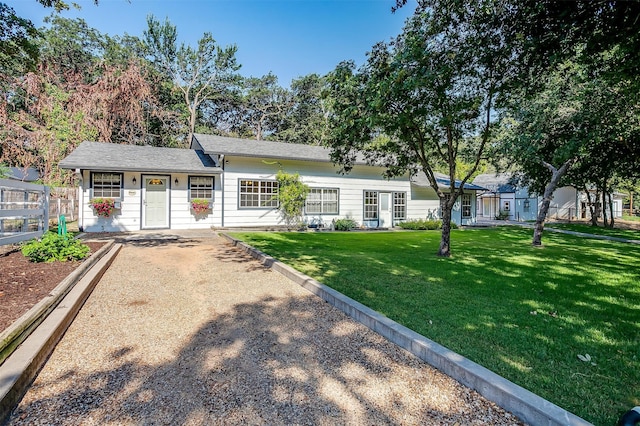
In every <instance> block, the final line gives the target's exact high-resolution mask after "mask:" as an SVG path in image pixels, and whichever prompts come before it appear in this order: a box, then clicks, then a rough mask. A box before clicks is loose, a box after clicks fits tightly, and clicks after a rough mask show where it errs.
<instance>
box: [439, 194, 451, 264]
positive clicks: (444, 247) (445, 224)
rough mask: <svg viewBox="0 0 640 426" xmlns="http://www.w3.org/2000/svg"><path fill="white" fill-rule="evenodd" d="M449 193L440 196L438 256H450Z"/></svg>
mask: <svg viewBox="0 0 640 426" xmlns="http://www.w3.org/2000/svg"><path fill="white" fill-rule="evenodd" d="M449 198H451V195H450V194H445V196H443V197H440V211H441V212H442V235H441V237H440V248H439V249H438V256H441V257H450V256H451V209H452V208H453V206H452V204H451V203H450V202H449Z"/></svg>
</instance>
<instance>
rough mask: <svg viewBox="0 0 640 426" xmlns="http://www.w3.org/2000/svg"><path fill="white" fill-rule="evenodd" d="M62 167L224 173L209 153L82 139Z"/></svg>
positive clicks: (154, 171) (62, 163) (61, 164)
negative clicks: (84, 140)
mask: <svg viewBox="0 0 640 426" xmlns="http://www.w3.org/2000/svg"><path fill="white" fill-rule="evenodd" d="M59 166H60V168H63V169H90V170H103V171H120V172H123V171H124V172H127V171H136V172H151V173H158V172H167V173H170V172H173V173H204V174H208V173H221V172H222V169H221V168H220V167H217V166H216V164H215V162H214V161H213V160H212V159H211V157H210V156H208V155H206V154H204V153H202V152H201V151H195V150H193V149H180V148H158V147H153V146H137V145H119V144H114V143H103V142H82V143H81V144H80V145H79V146H78V147H77V148H76V149H75V150H74V151H73V152H72V153H71V154H69V155H68V156H67V157H66V158H65V159H64V160H62V161H61V162H60V164H59Z"/></svg>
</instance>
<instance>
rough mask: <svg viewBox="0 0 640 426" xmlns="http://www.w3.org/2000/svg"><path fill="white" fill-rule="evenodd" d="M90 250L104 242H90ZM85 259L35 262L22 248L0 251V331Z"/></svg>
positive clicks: (93, 251) (92, 250)
mask: <svg viewBox="0 0 640 426" xmlns="http://www.w3.org/2000/svg"><path fill="white" fill-rule="evenodd" d="M87 245H88V246H89V248H90V249H91V253H90V254H89V255H91V254H93V253H95V252H96V251H97V250H99V249H100V247H102V246H103V245H104V243H103V242H89V243H87ZM81 263H82V262H80V261H74V262H53V263H32V262H29V259H27V258H26V257H24V256H23V255H22V253H21V252H20V250H19V248H17V247H15V248H13V249H12V250H9V251H6V252H5V253H3V254H0V331H2V330H5V329H6V328H7V327H8V326H10V325H11V324H12V323H13V322H14V321H15V320H17V319H18V318H20V317H21V316H22V315H24V314H25V313H26V312H27V311H28V310H29V309H31V307H32V306H34V305H35V304H36V303H38V302H39V301H40V300H42V299H43V298H44V297H45V296H47V295H48V294H49V293H50V292H51V290H53V289H54V288H55V287H56V286H57V285H58V284H60V282H61V281H62V280H63V279H64V278H65V277H66V276H67V275H69V274H70V273H71V272H73V271H74V270H75V269H76V268H77V267H78V266H79V265H80V264H81Z"/></svg>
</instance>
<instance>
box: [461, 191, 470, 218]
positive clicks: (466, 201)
mask: <svg viewBox="0 0 640 426" xmlns="http://www.w3.org/2000/svg"><path fill="white" fill-rule="evenodd" d="M461 201H462V217H463V218H470V217H471V194H462V197H461Z"/></svg>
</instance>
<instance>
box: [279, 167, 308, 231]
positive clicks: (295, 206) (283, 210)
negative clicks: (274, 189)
mask: <svg viewBox="0 0 640 426" xmlns="http://www.w3.org/2000/svg"><path fill="white" fill-rule="evenodd" d="M276 180H277V181H278V210H279V211H280V214H281V215H282V218H283V219H284V222H285V223H286V224H287V226H291V225H297V226H300V225H299V224H301V223H302V209H303V208H304V203H305V200H306V199H307V195H308V194H309V186H308V185H306V184H304V183H303V182H302V181H301V180H300V175H299V174H298V173H294V174H290V173H286V172H284V171H283V170H278V173H277V174H276Z"/></svg>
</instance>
